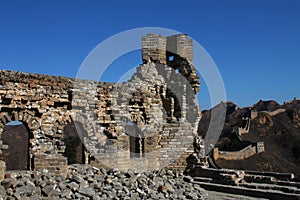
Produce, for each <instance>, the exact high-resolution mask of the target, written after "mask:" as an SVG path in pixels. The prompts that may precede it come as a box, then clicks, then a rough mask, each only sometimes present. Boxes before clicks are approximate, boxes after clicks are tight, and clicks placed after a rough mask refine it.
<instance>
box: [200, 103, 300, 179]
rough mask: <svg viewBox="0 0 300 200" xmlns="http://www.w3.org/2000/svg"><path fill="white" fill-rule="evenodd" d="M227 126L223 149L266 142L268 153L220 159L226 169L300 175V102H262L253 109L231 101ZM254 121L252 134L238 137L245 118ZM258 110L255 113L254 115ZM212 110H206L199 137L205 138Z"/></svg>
mask: <svg viewBox="0 0 300 200" xmlns="http://www.w3.org/2000/svg"><path fill="white" fill-rule="evenodd" d="M226 104H227V112H226V121H225V125H224V128H223V131H222V134H221V137H220V138H219V141H218V143H217V145H216V146H217V147H218V148H219V150H223V151H237V150H241V149H242V148H244V147H246V146H247V145H249V144H251V143H254V142H260V141H262V142H264V144H265V152H264V153H261V154H258V155H255V156H253V157H250V158H248V159H245V160H242V161H228V160H223V159H218V160H217V164H218V165H219V166H221V167H223V168H233V169H248V170H258V171H278V172H290V173H295V174H296V175H297V176H300V167H299V166H300V101H299V100H297V99H294V100H293V101H290V102H286V103H284V104H283V105H280V104H278V103H277V102H276V101H259V102H258V103H256V104H254V105H253V106H252V107H246V108H239V107H238V106H237V105H235V104H234V103H232V102H228V103H226ZM251 111H252V113H255V114H256V115H257V116H256V117H255V118H254V117H253V119H251V121H250V130H249V133H245V134H243V135H242V136H241V137H238V136H237V134H236V133H235V132H234V129H235V128H236V127H244V125H245V117H250V116H251ZM253 111H254V112H253ZM210 115H211V110H207V111H203V117H202V119H201V121H200V123H199V129H198V134H200V135H202V136H205V134H206V131H207V127H208V125H209V121H210Z"/></svg>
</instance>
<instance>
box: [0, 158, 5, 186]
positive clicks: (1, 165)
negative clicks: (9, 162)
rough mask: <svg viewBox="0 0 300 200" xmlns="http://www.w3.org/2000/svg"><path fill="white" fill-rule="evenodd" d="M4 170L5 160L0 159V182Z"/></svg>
mask: <svg viewBox="0 0 300 200" xmlns="http://www.w3.org/2000/svg"><path fill="white" fill-rule="evenodd" d="M5 170H6V166H5V162H4V161H2V160H0V182H1V181H2V180H3V179H4V175H5Z"/></svg>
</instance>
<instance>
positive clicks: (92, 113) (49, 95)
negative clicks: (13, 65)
mask: <svg viewBox="0 0 300 200" xmlns="http://www.w3.org/2000/svg"><path fill="white" fill-rule="evenodd" d="M167 43H168V44H167ZM171 44H173V45H174V46H173V45H171ZM142 45H143V48H142V55H143V64H141V65H140V66H139V67H138V68H137V71H136V73H135V74H133V76H132V78H131V79H130V80H129V81H128V82H125V83H118V84H114V83H104V82H96V81H89V80H78V79H72V78H66V77H55V76H48V75H39V74H29V73H23V72H15V71H7V70H1V71H0V109H1V113H0V138H1V134H2V129H3V128H4V126H5V125H6V124H7V123H8V122H10V121H14V120H16V121H17V120H18V121H21V122H23V124H24V125H25V126H26V128H27V129H28V131H29V132H30V133H31V134H32V135H33V138H30V140H29V156H28V157H29V159H30V163H32V164H31V166H30V169H31V170H48V171H49V172H51V173H54V174H55V173H59V174H62V175H63V174H65V170H66V169H67V168H66V167H67V158H66V157H64V156H63V154H64V152H65V149H66V146H65V144H64V142H63V140H64V132H63V130H64V127H65V126H66V125H67V124H68V123H70V122H72V121H76V122H79V123H81V124H82V125H83V127H84V129H85V130H86V132H87V136H84V137H82V140H83V141H84V145H85V155H86V159H85V163H93V164H95V165H105V166H109V167H116V168H121V169H128V168H132V166H139V167H141V166H142V168H147V169H157V168H160V167H163V166H170V167H174V168H185V167H186V158H187V157H188V156H189V155H190V154H191V153H192V152H193V148H192V143H193V138H194V135H195V134H196V128H197V124H198V122H199V119H200V109H199V106H198V105H197V101H196V92H198V91H199V85H200V82H199V76H198V75H197V73H196V70H195V67H194V66H193V65H192V63H191V60H189V59H192V58H193V54H192V40H191V39H189V38H188V37H187V36H186V35H176V36H172V37H163V36H159V35H155V34H150V35H147V36H145V37H143V39H142ZM172 46H173V47H172ZM184 46H187V48H185V49H184V48H183V47H184ZM171 48H173V49H172V51H173V52H172V53H171V54H170V52H169V51H168V49H169V50H170V49H171ZM169 55H172V56H174V57H173V59H172V60H171V61H168V58H167V56H169ZM127 126H134V127H135V128H134V129H132V127H131V129H130V128H129V129H126V127H127ZM130 130H131V131H130ZM133 130H134V131H133ZM130 136H134V137H130ZM132 138H133V139H132ZM134 138H135V139H134ZM130 140H131V141H130ZM132 144H135V145H138V148H136V149H138V150H137V152H135V153H136V155H135V156H132V154H130V145H132ZM4 148H7V144H3V142H2V140H1V139H0V149H4ZM8 148H14V147H11V146H8ZM0 153H1V152H0ZM1 163H3V162H1ZM1 166H2V165H1ZM1 166H0V175H1V169H2V168H1Z"/></svg>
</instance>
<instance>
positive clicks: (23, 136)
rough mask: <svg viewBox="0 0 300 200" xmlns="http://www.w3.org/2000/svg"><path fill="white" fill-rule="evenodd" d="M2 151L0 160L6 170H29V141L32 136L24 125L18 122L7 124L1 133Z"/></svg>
mask: <svg viewBox="0 0 300 200" xmlns="http://www.w3.org/2000/svg"><path fill="white" fill-rule="evenodd" d="M1 138H2V142H3V146H4V149H3V150H2V154H0V160H4V161H5V163H6V169H7V170H29V169H30V156H29V139H30V138H32V134H31V133H30V131H29V129H28V128H27V126H25V124H23V123H22V122H20V121H11V122H9V123H7V124H6V125H5V126H4V128H3V132H2V137H1Z"/></svg>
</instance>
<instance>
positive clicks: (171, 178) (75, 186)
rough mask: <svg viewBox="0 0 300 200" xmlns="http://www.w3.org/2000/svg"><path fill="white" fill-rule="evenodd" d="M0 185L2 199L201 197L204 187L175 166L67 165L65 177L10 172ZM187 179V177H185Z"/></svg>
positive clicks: (203, 194)
mask: <svg viewBox="0 0 300 200" xmlns="http://www.w3.org/2000/svg"><path fill="white" fill-rule="evenodd" d="M10 176H11V178H6V179H4V180H3V181H2V183H1V185H0V195H1V197H5V198H6V199H26V198H28V199H204V198H205V197H207V194H206V191H205V190H203V189H202V188H201V187H199V186H198V185H197V184H193V183H192V180H193V178H191V177H185V176H184V175H183V174H182V173H181V172H180V171H179V170H167V169H162V170H159V171H145V172H143V173H138V172H135V171H133V170H128V171H126V172H124V171H120V170H118V169H113V170H108V171H107V170H105V169H104V168H96V167H92V166H90V165H70V166H69V170H68V173H67V176H66V177H62V176H49V174H48V173H45V172H36V173H33V172H30V171H27V173H24V172H23V173H20V172H13V173H12V174H10ZM186 180H188V181H186Z"/></svg>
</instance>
